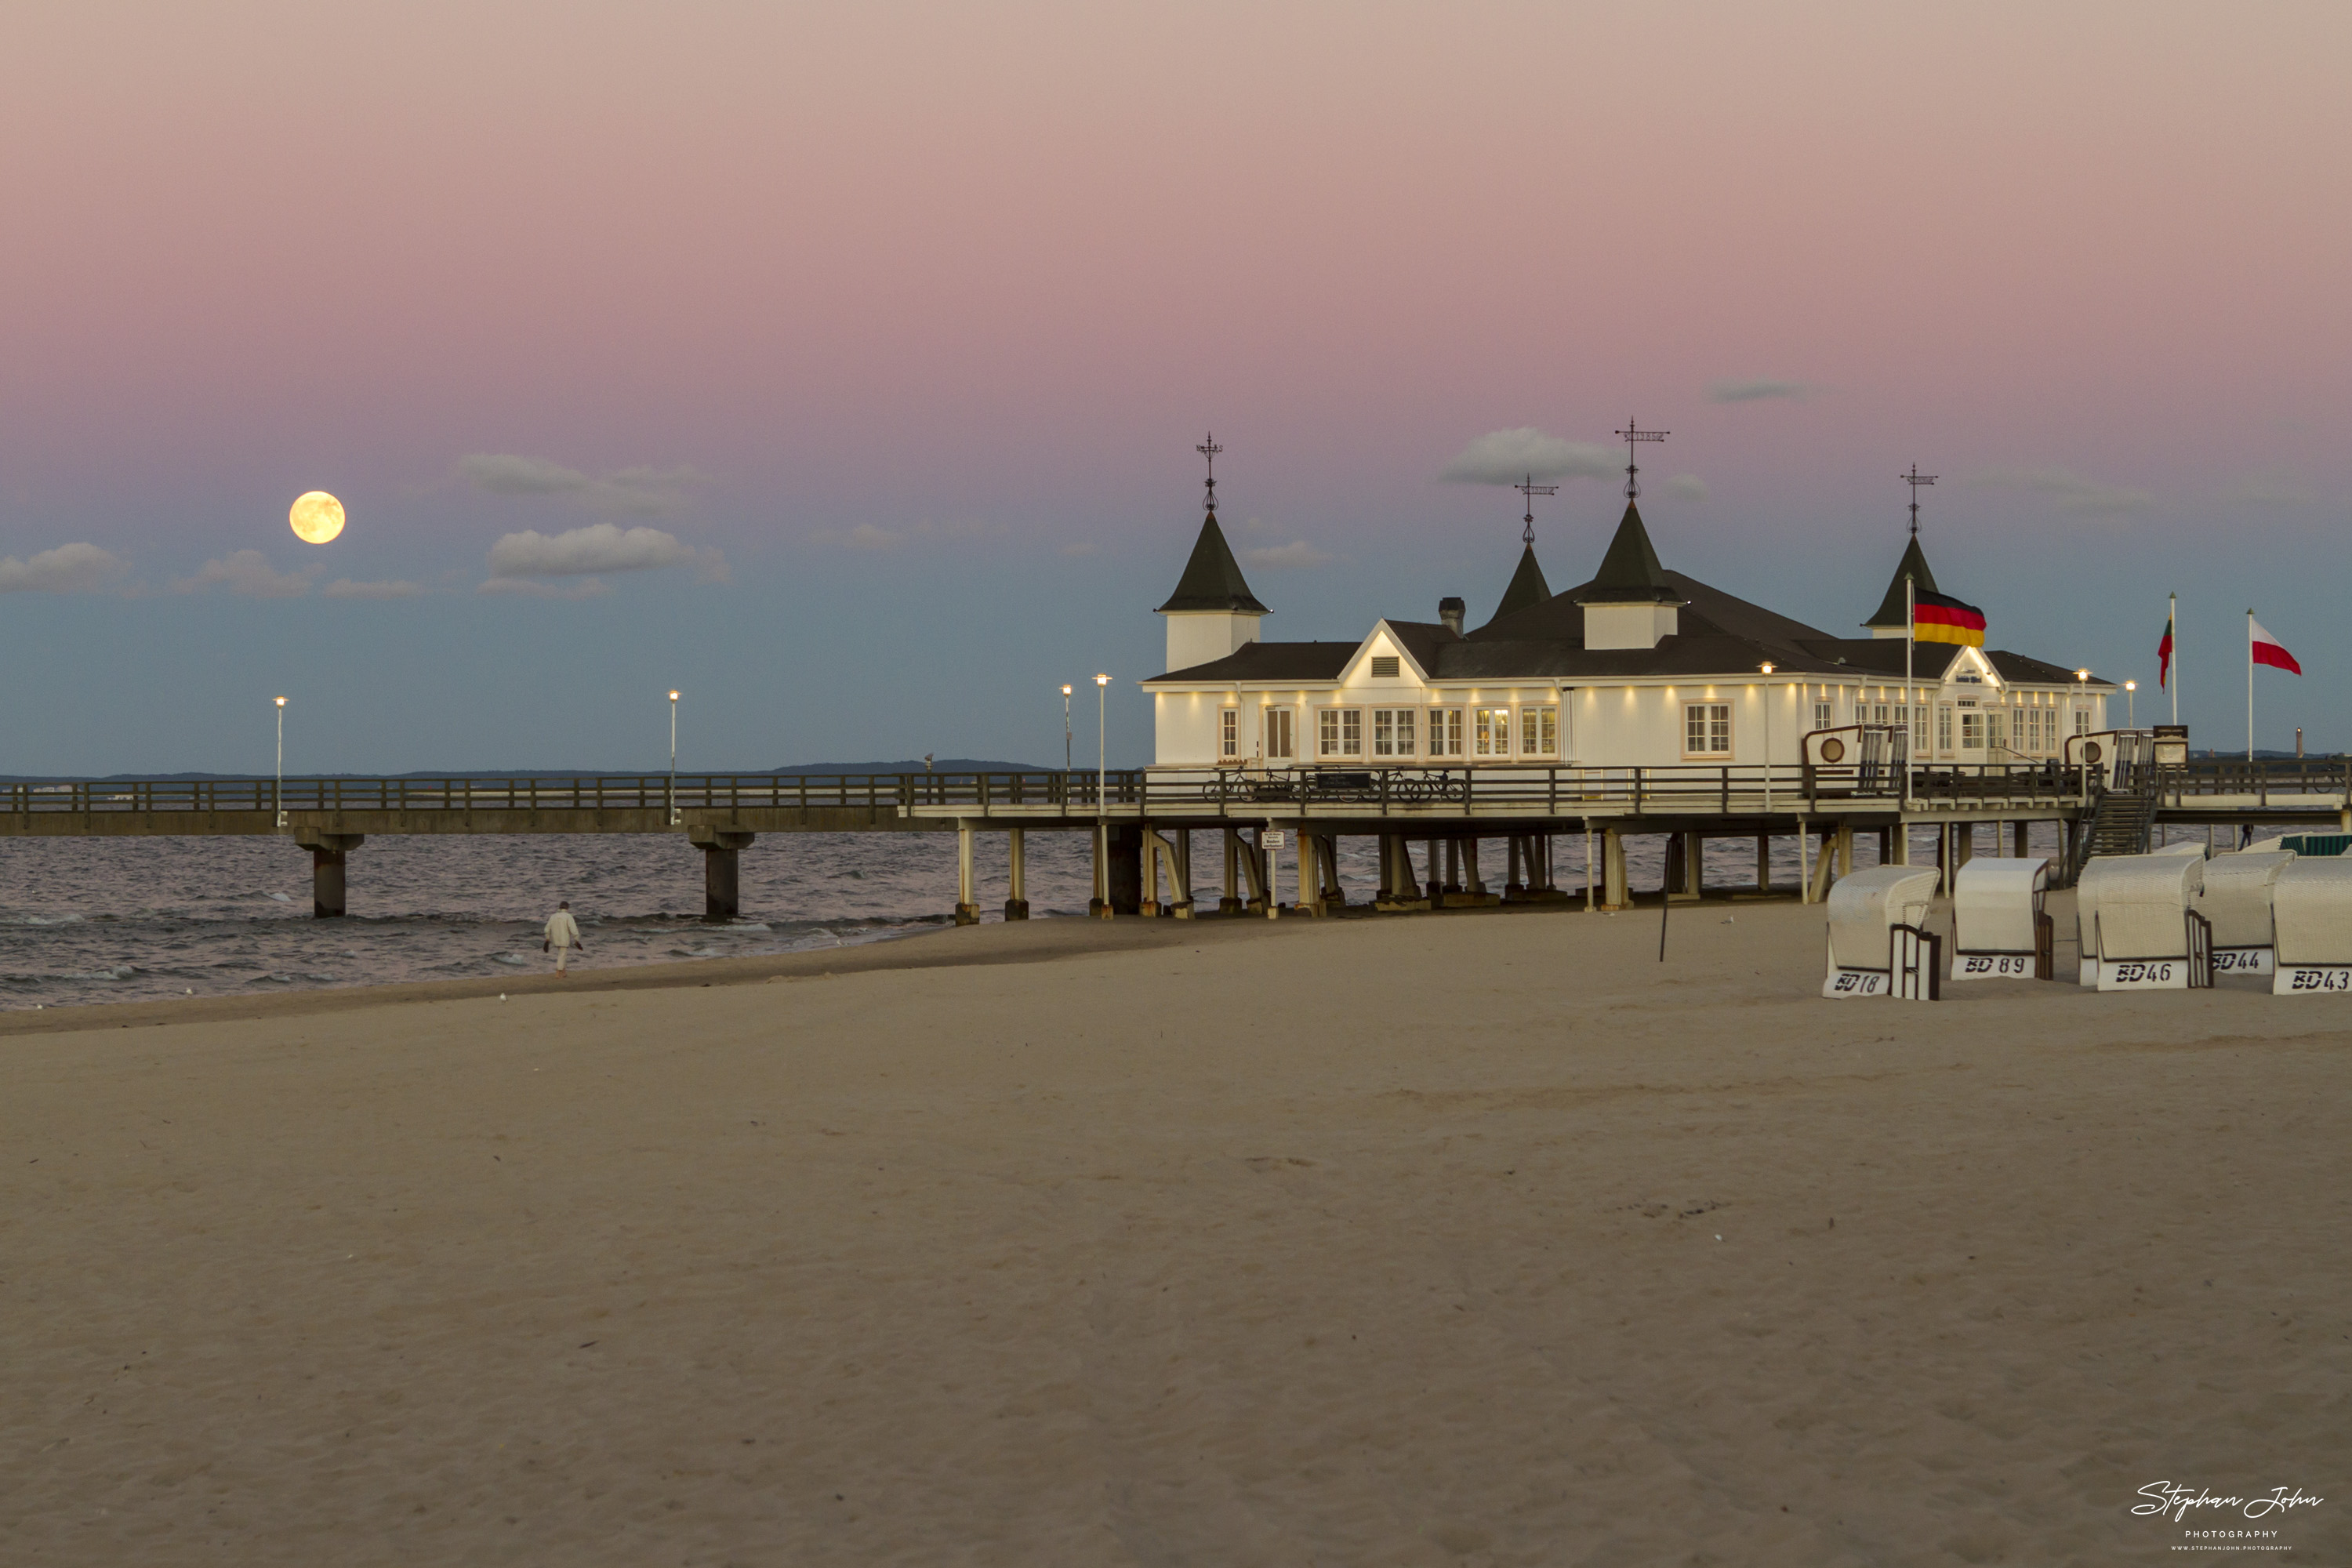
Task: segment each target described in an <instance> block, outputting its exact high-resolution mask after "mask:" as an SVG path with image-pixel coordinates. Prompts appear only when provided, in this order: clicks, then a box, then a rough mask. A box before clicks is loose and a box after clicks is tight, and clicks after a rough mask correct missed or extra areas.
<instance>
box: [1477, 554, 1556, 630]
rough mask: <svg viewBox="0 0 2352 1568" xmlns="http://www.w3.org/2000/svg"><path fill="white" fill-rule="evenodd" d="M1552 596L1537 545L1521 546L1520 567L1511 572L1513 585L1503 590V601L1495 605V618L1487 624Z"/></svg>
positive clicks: (1515, 613)
mask: <svg viewBox="0 0 2352 1568" xmlns="http://www.w3.org/2000/svg"><path fill="white" fill-rule="evenodd" d="M1550 597H1551V587H1550V584H1547V583H1546V582H1545V581H1544V574H1543V568H1542V567H1540V566H1538V565H1537V564H1536V547H1535V546H1534V545H1532V544H1527V545H1522V546H1520V548H1519V569H1518V570H1517V571H1516V572H1514V573H1512V574H1511V585H1510V586H1509V587H1507V588H1506V589H1504V590H1503V602H1502V603H1501V604H1499V605H1496V606H1495V616H1494V620H1490V621H1488V622H1487V623H1486V624H1487V625H1488V626H1493V625H1494V624H1495V621H1499V620H1501V619H1502V618H1503V617H1504V616H1510V615H1517V613H1518V612H1519V611H1521V610H1531V609H1533V608H1535V607H1536V606H1537V605H1540V604H1542V603H1543V602H1544V601H1545V600H1546V599H1549V598H1550Z"/></svg>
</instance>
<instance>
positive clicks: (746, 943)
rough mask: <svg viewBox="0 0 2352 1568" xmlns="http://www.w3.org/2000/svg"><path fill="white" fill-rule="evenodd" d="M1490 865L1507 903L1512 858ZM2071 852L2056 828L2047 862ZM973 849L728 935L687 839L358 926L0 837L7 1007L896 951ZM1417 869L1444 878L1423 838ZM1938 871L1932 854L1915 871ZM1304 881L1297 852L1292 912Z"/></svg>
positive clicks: (1080, 837)
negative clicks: (562, 946) (886, 944)
mask: <svg viewBox="0 0 2352 1568" xmlns="http://www.w3.org/2000/svg"><path fill="white" fill-rule="evenodd" d="M1088 838H1089V836H1088V835H1087V834H1085V833H1083V832H1080V833H1062V832H1032V833H1031V834H1030V835H1029V836H1028V839H1027V848H1028V854H1027V861H1028V864H1027V868H1026V869H1027V882H1028V888H1027V891H1028V895H1029V903H1030V910H1031V913H1032V916H1033V918H1035V919H1054V918H1057V917H1083V916H1084V915H1085V913H1086V909H1087V898H1088V896H1089V893H1090V890H1091V886H1092V874H1091V869H1090V865H1089V857H1088V853H1087V851H1088ZM1857 840H1858V842H1857V845H1856V851H1857V854H1856V864H1858V865H1866V864H1870V863H1872V862H1873V861H1874V860H1875V858H1876V856H1875V853H1874V844H1875V840H1874V838H1872V837H1869V836H1863V835H1858V836H1857ZM1980 842H1982V841H1981V840H1980ZM1553 846H1554V847H1553V865H1552V871H1553V876H1554V879H1555V880H1556V882H1557V883H1558V885H1559V886H1560V887H1562V888H1566V889H1580V888H1581V887H1582V886H1583V879H1584V839H1583V837H1582V835H1580V834H1562V835H1560V836H1559V837H1556V838H1555V839H1554V840H1553ZM1663 846H1664V839H1663V838H1661V837H1654V836H1652V837H1628V839H1627V840H1626V870H1627V875H1628V879H1629V881H1630V882H1631V883H1632V885H1633V887H1634V888H1635V889H1654V888H1655V886H1656V885H1657V881H1658V878H1659V875H1660V866H1661V858H1662V851H1663ZM2053 848H2054V836H2053V835H2052V834H2051V832H2050V830H2049V828H2048V827H2047V826H2038V827H2037V828H2036V844H2035V852H2036V853H2042V854H2046V853H2050V852H2052V850H2053ZM976 849H977V854H976V860H977V870H978V876H979V889H978V895H979V903H980V908H981V918H982V920H983V921H995V920H1001V919H1003V906H1004V897H1005V840H1004V836H1003V835H1002V834H998V833H982V834H981V835H980V836H979V837H978V839H977V841H976ZM955 850H956V844H955V836H954V835H953V834H950V833H770V834H762V835H761V836H760V837H759V839H758V840H757V841H756V842H755V843H754V844H753V845H752V847H751V848H749V849H746V850H744V851H742V855H741V860H740V908H741V910H742V917H741V918H740V919H739V920H736V921H730V922H729V923H727V924H723V925H709V924H705V923H704V922H703V921H702V919H701V915H702V855H701V852H700V851H698V850H697V849H695V848H694V847H691V846H689V845H688V844H687V843H686V842H685V841H684V840H683V839H682V838H681V837H678V836H677V835H670V834H580V835H559V834H548V835H480V836H462V835H450V836H446V837H440V836H433V837H374V838H370V839H369V840H368V841H367V843H366V844H365V845H364V846H362V847H360V848H358V849H355V850H352V852H351V856H350V858H349V861H348V862H347V869H346V878H347V882H348V891H347V895H346V908H347V909H348V910H349V911H350V912H349V913H348V914H347V915H346V916H344V917H343V918H342V919H341V920H328V921H322V920H317V919H314V918H313V917H312V915H311V913H310V855H309V853H308V852H307V851H305V850H303V849H300V848H299V847H296V846H295V845H294V844H293V843H291V842H290V841H289V840H287V839H284V838H279V837H236V838H7V839H0V1006H7V1007H30V1006H34V1005H43V1006H52V1007H53V1006H58V1005H69V1004H76V1003H89V1002H111V1001H130V1000H134V999H138V998H143V997H157V996H179V995H184V994H195V995H199V996H212V995H223V994H236V993H254V992H266V991H275V990H287V989H296V988H300V987H305V986H320V985H376V984H386V983H390V982H394V981H405V980H436V979H449V978H457V977H467V976H471V977H480V976H487V975H500V974H528V973H541V972H543V971H545V970H547V969H549V968H551V967H552V963H553V961H552V960H551V958H550V957H548V956H547V955H546V954H543V953H541V952H540V931H541V927H542V926H543V925H544V924H545V923H546V921H547V917H548V916H549V915H550V914H551V913H552V912H553V910H554V909H555V904H556V900H559V899H568V900H571V902H572V912H573V914H574V915H575V916H577V917H578V919H579V921H580V929H581V934H582V939H583V942H585V943H586V945H587V954H586V959H585V962H586V963H587V964H588V965H589V966H590V967H592V968H607V967H611V966H614V965H618V964H634V963H666V962H675V961H679V960H694V959H704V958H740V957H747V956H751V955H753V954H759V953H777V952H809V951H812V950H815V949H820V948H828V947H845V946H850V945H854V944H856V943H859V942H878V941H884V940H887V939H890V938H895V937H904V936H908V935H913V934H916V933H919V932H924V931H936V930H938V929H939V928H940V927H941V926H943V925H946V924H948V923H949V922H950V918H951V917H950V911H952V910H953V909H954V907H955V896H956V870H955ZM1378 854H1379V851H1378V847H1377V844H1376V841H1375V840H1373V839H1371V838H1370V837H1349V838H1343V839H1341V840H1340V856H1339V872H1340V879H1341V882H1342V885H1343V886H1345V887H1346V888H1347V889H1348V890H1349V898H1350V899H1352V900H1357V901H1364V900H1370V897H1371V895H1372V892H1373V890H1374V889H1375V887H1376V886H1377V883H1378V879H1379V869H1378V868H1379V860H1378ZM1505 854H1506V851H1505V847H1504V845H1503V844H1502V843H1501V842H1500V841H1498V840H1494V839H1488V840H1486V842H1485V843H1484V844H1483V845H1482V854H1481V864H1480V869H1481V871H1482V872H1483V873H1484V875H1485V878H1486V882H1487V885H1488V886H1489V888H1490V889H1494V890H1496V891H1498V892H1499V891H1500V890H1501V889H1502V887H1503V883H1504V879H1505V876H1506V871H1507V860H1506V858H1505ZM1413 855H1414V865H1415V870H1416V873H1417V874H1418V875H1422V876H1424V877H1425V876H1426V868H1425V867H1423V865H1422V845H1421V843H1420V841H1418V840H1416V841H1415V842H1414V844H1413ZM1933 856H1934V849H1933V838H1932V836H1922V837H1920V838H1919V841H1918V842H1917V844H1916V845H1915V847H1914V850H1913V858H1914V859H1915V860H1920V859H1925V860H1928V861H1931V862H1932V859H1933ZM1755 864H1756V862H1755V850H1754V847H1753V841H1752V840H1739V839H1727V840H1717V841H1715V842H1712V843H1710V844H1709V845H1708V846H1707V853H1706V879H1707V881H1708V882H1709V883H1710V884H1711V885H1717V886H1737V885H1738V884H1741V883H1752V882H1753V880H1754V878H1755ZM1223 865H1224V861H1223V851H1222V849H1221V848H1220V847H1219V839H1218V837H1217V835H1215V834H1214V833H1195V834H1194V835H1193V868H1194V869H1193V883H1194V888H1195V890H1196V892H1197V893H1198V894H1199V895H1200V896H1202V898H1203V900H1206V901H1208V902H1209V907H1211V908H1213V907H1214V903H1213V900H1214V899H1215V897H1216V894H1217V891H1218V890H1219V889H1220V888H1221V887H1222V885H1223ZM1772 865H1773V872H1772V875H1773V880H1774V882H1775V884H1776V885H1778V886H1780V887H1783V888H1793V887H1794V886H1795V885H1796V882H1797V856H1796V849H1795V840H1794V839H1793V838H1791V837H1781V838H1778V839H1775V840H1774V841H1773V857H1772ZM1281 869H1282V884H1281V890H1282V892H1283V894H1284V896H1285V897H1288V896H1291V893H1292V890H1293V889H1295V887H1296V883H1295V881H1294V880H1293V879H1294V878H1295V876H1296V871H1297V859H1296V851H1295V850H1286V851H1285V852H1284V853H1283V855H1282V868H1281ZM578 956H579V955H576V954H575V955H574V957H575V960H577V959H578Z"/></svg>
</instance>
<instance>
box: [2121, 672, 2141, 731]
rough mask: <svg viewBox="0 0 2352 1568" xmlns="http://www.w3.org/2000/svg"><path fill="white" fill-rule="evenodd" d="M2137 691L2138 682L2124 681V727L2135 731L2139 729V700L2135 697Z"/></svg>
mask: <svg viewBox="0 0 2352 1568" xmlns="http://www.w3.org/2000/svg"><path fill="white" fill-rule="evenodd" d="M2138 690H2139V682H2138V681H2137V680H2126V681H2125V682H2124V727H2125V728H2126V729H2130V730H2137V729H2138V728H2139V698H2138V696H2137V692H2138Z"/></svg>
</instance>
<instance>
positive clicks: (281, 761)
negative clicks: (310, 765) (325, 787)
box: [269, 697, 286, 827]
mask: <svg viewBox="0 0 2352 1568" xmlns="http://www.w3.org/2000/svg"><path fill="white" fill-rule="evenodd" d="M275 700H276V702H277V704H278V783H277V784H276V786H275V787H273V788H272V789H271V790H270V792H269V804H270V806H271V807H272V808H273V809H274V810H275V811H276V812H277V813H278V826H280V827H283V826H286V699H284V698H283V697H280V698H277V699H275Z"/></svg>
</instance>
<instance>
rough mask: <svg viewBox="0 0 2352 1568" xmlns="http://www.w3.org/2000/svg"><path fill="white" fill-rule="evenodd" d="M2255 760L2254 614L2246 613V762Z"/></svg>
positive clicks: (2249, 611) (2250, 611)
mask: <svg viewBox="0 0 2352 1568" xmlns="http://www.w3.org/2000/svg"><path fill="white" fill-rule="evenodd" d="M2253 760H2254V612H2253V611H2252V610H2248V611H2247V612H2246V761H2248V762H2250V763H2251V762H2252V761H2253Z"/></svg>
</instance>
